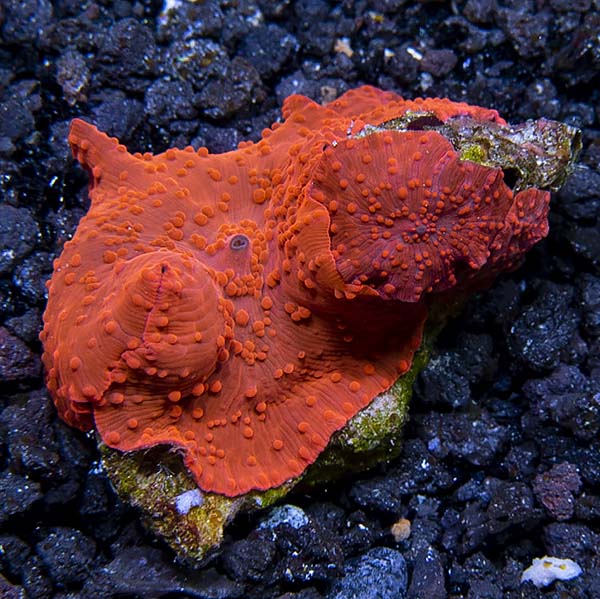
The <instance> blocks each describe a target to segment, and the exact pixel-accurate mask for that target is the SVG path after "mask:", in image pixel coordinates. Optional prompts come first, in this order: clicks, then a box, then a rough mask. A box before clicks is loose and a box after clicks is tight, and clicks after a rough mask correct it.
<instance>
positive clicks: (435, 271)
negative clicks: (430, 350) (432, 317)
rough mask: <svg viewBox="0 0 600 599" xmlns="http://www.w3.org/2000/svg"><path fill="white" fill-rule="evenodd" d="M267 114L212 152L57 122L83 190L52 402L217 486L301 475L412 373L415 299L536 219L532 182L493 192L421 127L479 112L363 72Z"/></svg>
mask: <svg viewBox="0 0 600 599" xmlns="http://www.w3.org/2000/svg"><path fill="white" fill-rule="evenodd" d="M283 115H284V117H285V121H284V122H283V123H281V124H279V123H276V124H274V125H273V127H272V128H271V129H268V130H265V131H264V132H263V137H262V139H261V141H259V142H258V143H256V144H253V143H245V144H241V146H240V148H239V149H238V150H236V151H234V152H229V153H226V154H222V155H211V154H209V153H208V152H207V151H206V149H204V148H201V149H200V150H198V151H194V150H193V149H192V148H191V147H188V148H185V149H184V150H177V149H170V150H167V151H166V152H165V153H163V154H159V155H156V156H153V155H152V154H149V153H146V154H134V155H131V154H129V153H128V152H127V150H126V148H125V147H124V146H123V145H120V144H119V143H118V141H117V140H116V139H111V138H109V137H108V136H106V135H105V134H103V133H101V132H99V131H98V130H97V129H96V128H95V127H93V126H92V125H89V124H87V123H85V122H83V121H81V120H75V121H74V122H73V124H72V127H71V132H70V135H69V142H70V144H71V147H72V150H73V153H74V155H75V157H76V158H77V159H78V160H79V161H80V162H81V163H82V164H83V165H84V166H85V167H86V168H87V169H88V171H89V173H90V198H91V202H92V203H91V208H90V210H89V213H88V214H87V215H86V216H85V217H84V218H83V219H82V221H81V223H80V224H79V227H78V229H77V232H76V234H75V236H74V237H73V239H72V240H71V241H69V242H67V243H66V244H65V248H64V251H63V253H62V255H61V256H60V258H58V259H57V260H56V262H55V271H54V275H53V277H52V279H51V281H50V282H49V300H48V307H47V310H46V313H45V315H44V321H45V326H44V330H43V332H42V335H41V338H42V340H43V342H44V349H45V353H44V363H45V366H46V368H47V373H48V387H49V389H50V392H51V394H52V397H53V399H54V401H55V403H56V406H57V408H58V411H59V413H60V415H61V417H62V418H63V419H64V420H65V421H66V422H68V423H69V424H71V425H73V426H76V427H78V428H80V429H82V430H89V429H92V428H93V427H94V426H95V427H96V428H97V430H98V431H99V433H100V435H101V436H102V438H103V440H104V442H105V443H106V444H107V445H109V446H110V447H113V448H116V449H119V450H122V451H131V450H139V449H142V448H147V447H150V446H154V445H158V444H165V445H169V446H174V447H176V448H178V449H180V450H181V452H182V453H183V455H184V461H185V464H186V466H187V467H188V468H189V470H190V472H191V473H192V474H193V476H194V478H195V479H196V481H197V483H198V485H199V486H200V487H201V488H202V489H203V490H205V491H213V492H217V493H222V494H225V495H229V496H235V495H239V494H242V493H245V492H247V491H249V490H251V489H268V488H271V487H275V486H278V485H280V484H282V483H283V482H285V481H286V480H288V479H290V478H293V477H296V476H298V475H300V474H301V473H302V472H303V471H304V470H305V469H306V467H307V466H308V465H309V464H311V463H312V462H314V460H315V459H316V458H317V456H318V455H319V453H320V452H321V451H322V450H323V449H324V447H325V446H326V445H327V442H328V440H329V438H330V437H331V435H332V434H333V433H334V432H335V431H336V430H338V429H340V428H341V427H343V426H344V424H345V423H346V422H347V421H348V419H349V418H351V417H352V416H354V415H355V414H356V413H357V412H358V411H359V410H361V409H362V408H363V407H364V406H366V405H367V404H369V402H371V400H372V399H373V398H374V397H375V396H376V395H377V394H379V393H381V392H382V391H384V390H386V389H387V388H389V387H390V385H392V383H393V382H394V381H395V379H396V378H397V377H398V376H399V375H402V374H403V373H405V372H406V371H407V370H408V369H409V368H410V365H411V361H412V358H413V354H414V352H415V350H416V348H418V346H419V343H420V340H421V334H422V329H423V324H424V321H425V318H426V314H427V306H428V302H429V298H431V297H432V296H435V295H436V294H449V293H452V292H453V291H454V288H460V285H461V283H462V284H463V285H467V286H468V287H469V288H476V287H477V286H478V285H482V284H485V283H487V281H489V280H490V279H491V278H492V277H493V276H494V275H495V274H496V273H497V272H498V271H499V270H502V269H507V268H511V267H513V266H514V265H515V264H516V263H517V262H518V260H519V259H520V258H521V256H522V255H523V253H524V252H526V251H527V250H528V249H529V248H530V247H531V245H532V244H534V243H535V242H536V241H538V240H539V239H540V238H541V237H543V236H544V235H545V234H546V231H547V222H546V213H547V204H548V201H549V193H548V192H547V191H542V190H538V189H524V190H519V191H518V192H513V191H512V190H511V189H510V188H509V187H508V186H507V185H506V184H505V182H504V179H503V172H502V170H501V169H500V168H494V167H489V166H483V165H481V164H477V163H475V162H470V161H467V160H461V159H460V156H459V154H458V152H457V151H456V150H455V148H454V147H453V145H452V143H451V142H450V141H449V140H448V139H446V137H444V136H443V135H442V134H441V133H440V132H439V131H437V130H435V127H430V126H429V125H438V124H443V123H446V122H450V121H451V120H452V119H458V118H469V119H471V120H472V121H473V122H476V123H479V124H481V123H490V124H493V125H494V126H500V127H501V126H503V125H504V124H505V123H504V121H503V120H502V119H501V118H500V117H499V116H498V114H497V113H496V112H495V111H493V110H487V109H482V108H477V107H472V106H468V105H466V104H460V103H453V102H450V101H448V100H416V101H404V100H402V99H401V98H400V97H399V96H396V95H395V94H392V93H388V92H382V91H380V90H377V89H374V88H370V87H364V88H360V89H357V90H354V91H351V92H348V93H346V94H345V95H344V96H342V97H341V98H339V99H338V100H336V101H334V102H332V103H330V104H328V105H326V106H320V105H318V104H315V103H314V102H312V101H311V100H309V99H307V98H304V97H302V96H291V97H290V98H288V99H287V100H286V101H285V103H284V107H283ZM407 115H412V116H411V118H410V119H408V121H407ZM407 123H408V124H407Z"/></svg>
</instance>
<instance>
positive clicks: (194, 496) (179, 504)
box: [175, 489, 204, 516]
mask: <svg viewBox="0 0 600 599" xmlns="http://www.w3.org/2000/svg"><path fill="white" fill-rule="evenodd" d="M203 503H204V498H203V497H202V493H201V492H200V489H190V490H189V491H185V492H184V493H182V494H181V495H177V497H175V509H176V510H177V512H178V513H179V514H181V515H182V516H186V515H187V513H188V512H189V511H190V510H191V509H192V508H193V507H200V506H201V505H202V504H203Z"/></svg>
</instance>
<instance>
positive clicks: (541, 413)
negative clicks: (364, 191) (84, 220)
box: [0, 0, 600, 599]
mask: <svg viewBox="0 0 600 599" xmlns="http://www.w3.org/2000/svg"><path fill="white" fill-rule="evenodd" d="M162 5H163V3H160V2H159V3H150V2H133V1H128V0H124V1H119V2H115V3H110V4H108V3H92V2H84V3H76V2H55V3H51V2H49V1H47V0H27V1H25V2H21V1H16V0H8V1H7V2H5V3H4V4H3V5H2V9H0V65H1V66H0V123H1V126H0V172H1V173H2V175H1V176H0V198H1V199H0V207H1V208H0V210H2V211H3V214H4V216H3V217H2V219H0V220H1V221H2V223H0V266H1V274H0V326H2V327H4V329H5V330H6V331H7V333H6V334H4V333H3V335H4V339H9V343H12V344H13V346H14V348H19V349H18V352H19V353H18V354H16V355H23V356H29V357H27V358H26V359H24V360H22V361H19V362H17V361H15V362H12V361H11V359H10V356H11V355H13V354H11V352H12V351H13V350H10V349H7V351H6V356H7V358H6V359H4V358H2V360H3V361H2V367H3V368H5V369H6V372H8V373H9V374H10V376H9V377H4V376H2V381H3V389H2V391H3V392H2V396H1V397H0V409H1V410H2V414H1V416H0V469H1V470H2V474H1V480H2V493H3V498H4V500H5V501H3V502H1V503H2V505H3V511H2V519H3V524H2V531H1V532H0V547H1V550H0V592H1V593H3V594H4V595H6V596H8V597H22V596H23V595H24V593H25V592H26V593H27V596H28V597H30V598H33V599H37V598H40V599H50V598H53V599H54V598H57V599H58V598H60V599H78V598H83V597H106V598H111V597H127V598H133V599H135V598H137V597H150V596H151V597H164V598H167V597H173V596H180V597H202V598H213V599H217V598H220V599H229V598H232V599H233V598H238V597H240V598H241V597H244V598H248V599H254V598H256V599H258V598H261V599H262V598H281V599H283V598H284V597H285V598H286V599H318V598H320V597H327V596H331V595H332V593H335V592H337V590H335V589H339V588H342V586H337V585H343V584H349V583H348V576H349V575H350V573H351V572H352V571H353V568H354V571H359V570H360V564H364V563H365V562H366V561H367V560H369V557H370V556H371V555H372V552H380V551H382V550H383V551H384V552H385V553H386V554H387V553H389V552H391V553H389V554H390V555H392V556H394V563H400V559H399V558H398V556H399V555H400V554H401V555H402V556H403V558H404V560H405V562H406V570H405V573H406V576H407V594H408V596H412V597H419V596H423V595H424V594H430V595H429V596H432V597H436V596H440V597H442V596H450V597H457V598H458V597H473V598H475V597H499V598H500V597H503V598H504V597H506V598H508V599H512V598H516V597H520V598H521V597H524V598H526V599H527V598H539V597H549V598H558V597H564V596H569V597H595V596H597V592H598V591H597V589H598V588H600V553H599V549H598V548H599V547H600V539H599V532H600V527H599V525H598V522H599V521H600V495H599V494H598V489H599V488H600V441H599V440H598V439H599V437H598V431H599V427H600V423H599V422H600V421H599V410H600V408H599V406H598V401H599V400H598V391H599V388H600V384H599V381H600V337H599V336H600V326H599V316H598V314H599V299H598V289H599V288H600V235H599V234H598V231H599V224H600V223H599V222H598V219H599V216H600V168H599V163H600V121H599V118H600V115H599V113H598V109H597V107H598V106H599V105H600V91H599V90H600V86H599V83H600V42H599V40H598V36H597V32H598V28H599V26H600V6H599V4H598V2H597V1H595V0H578V1H576V2H573V1H569V2H567V1H562V0H552V1H550V2H544V3H541V2H538V3H536V2H533V1H526V2H515V1H504V2H500V1H496V0H458V1H457V2H454V3H438V2H425V3H421V2H419V3H410V2H406V1H404V0H345V1H343V2H327V1H325V0H297V1H289V2H271V1H270V0H255V1H253V0H243V1H240V2H225V1H217V0H206V1H205V2H202V3H192V2H181V3H178V4H177V7H176V8H175V9H173V14H170V15H166V14H161V12H160V11H161V10H162ZM262 31H265V32H268V33H269V34H270V35H272V36H273V39H277V40H280V41H282V42H284V49H283V50H282V51H281V53H280V52H279V49H278V48H277V45H276V44H275V43H274V42H273V40H270V41H271V42H272V43H261V36H260V32H262ZM338 40H343V41H342V42H341V43H338ZM532 40H533V41H532ZM361 83H370V84H373V85H377V86H379V87H382V88H388V89H393V90H394V91H397V92H399V93H401V94H404V95H405V96H406V97H415V96H418V95H421V96H423V95H429V96H434V95H439V96H447V97H450V98H453V99H455V100H464V101H467V102H469V103H472V104H480V105H484V106H490V107H493V108H496V109H498V110H499V111H500V112H501V113H502V114H503V115H504V116H506V117H507V118H508V119H509V120H511V121H513V122H519V121H523V120H525V119H527V118H539V117H541V116H547V117H549V118H554V119H558V120H562V121H565V122H568V123H571V124H574V125H576V126H579V127H581V128H582V131H583V144H584V151H583V154H582V157H581V165H580V166H579V167H578V169H577V170H576V171H575V173H574V175H573V176H572V177H571V179H570V181H569V182H568V183H567V185H566V186H565V187H564V188H563V190H562V191H561V192H560V194H559V195H558V197H556V198H555V199H554V201H553V204H552V211H551V228H550V235H549V237H548V239H546V240H545V241H544V242H543V243H542V244H540V245H539V246H538V247H537V248H536V249H535V250H534V251H533V252H532V253H531V254H530V255H529V256H528V258H527V260H526V262H525V264H524V266H523V267H522V268H521V269H520V270H517V271H515V272H514V273H512V274H510V275H508V276H506V277H504V278H503V279H502V280H500V281H498V282H497V283H496V284H495V285H494V287H493V288H491V289H490V290H489V291H487V292H485V293H482V294H480V296H479V297H477V298H474V300H473V301H471V302H470V303H469V305H468V307H467V309H466V310H465V312H464V313H463V314H462V315H461V316H460V317H459V318H458V319H457V320H456V321H455V322H454V323H453V324H451V325H450V326H449V327H448V328H447V329H446V331H445V332H444V334H443V335H442V337H441V339H440V343H439V347H438V355H437V356H434V359H433V361H432V364H431V366H430V368H429V369H428V370H427V371H425V372H424V373H423V375H422V377H421V380H420V381H419V382H418V384H417V386H416V389H417V393H416V397H415V401H413V405H412V415H411V417H412V420H411V423H410V425H409V427H408V428H407V430H406V441H405V444H404V450H403V453H402V455H401V456H400V457H399V458H398V459H397V460H395V461H393V462H392V463H390V464H387V465H382V466H381V468H380V469H378V470H377V471H374V472H371V473H368V474H365V475H363V476H360V477H357V476H355V475H354V476H352V477H349V478H347V479H346V480H345V481H343V482H341V483H337V484H335V485H331V486H329V487H327V488H326V490H323V491H321V492H318V493H315V492H312V491H310V492H308V491H307V492H306V493H303V492H301V491H297V492H296V494H295V495H294V496H293V497H292V498H288V501H292V500H293V502H294V504H295V505H296V506H297V507H299V508H301V509H302V510H303V511H304V512H305V514H306V515H307V518H308V523H307V524H306V526H303V527H300V528H297V529H296V528H293V527H290V526H288V525H286V524H281V525H279V526H277V527H275V528H263V529H261V528H260V523H261V521H262V520H264V519H266V518H267V515H266V514H257V515H255V516H253V517H251V518H248V519H245V520H242V521H238V522H236V524H235V525H233V526H231V527H230V528H229V529H228V535H227V538H226V540H225V542H224V544H223V546H222V550H221V553H220V555H219V556H216V557H215V559H214V560H213V561H212V563H211V564H210V565H207V566H204V567H202V568H200V569H199V570H193V569H190V568H186V567H184V566H179V565H176V564H175V565H174V564H173V556H172V554H171V553H170V552H169V551H168V550H166V549H165V548H163V547H161V546H158V547H157V546H156V545H155V544H154V541H153V539H152V538H150V537H149V536H148V534H147V533H146V532H145V531H144V530H143V528H142V527H141V525H140V523H139V520H138V517H137V514H136V513H135V512H134V511H132V510H130V509H129V508H127V507H126V506H124V505H123V504H122V503H121V502H120V501H119V500H118V498H117V497H116V496H115V494H114V492H113V491H112V489H111V487H110V486H109V485H108V484H107V481H106V478H105V476H104V474H103V473H102V472H101V471H99V470H98V468H97V460H98V455H97V453H96V450H95V449H94V443H93V442H92V441H91V440H90V439H88V438H86V437H85V436H84V435H82V434H80V433H77V432H76V431H73V430H71V429H68V428H67V427H65V426H64V425H63V424H62V423H60V422H59V421H58V420H57V418H56V415H55V413H54V411H53V409H52V407H51V406H50V404H49V403H48V401H49V400H48V397H47V395H46V393H45V391H44V386H43V381H42V379H41V375H40V372H39V368H37V366H35V364H34V362H35V360H37V359H38V358H37V356H38V355H39V353H40V346H39V344H38V342H37V341H36V339H35V335H34V334H32V331H33V330H35V328H36V323H38V326H39V320H40V310H41V309H43V305H44V298H43V289H41V290H40V287H39V285H38V284H39V280H40V279H43V278H46V276H47V275H48V273H49V265H50V261H51V259H52V258H54V257H55V256H56V255H57V254H58V253H59V251H60V248H61V246H62V244H63V243H64V242H65V240H67V239H68V238H69V236H70V235H71V234H72V232H73V231H74V228H75V226H76V223H77V221H78V219H79V218H80V216H81V215H82V214H83V212H84V211H85V209H86V208H87V205H86V201H87V200H86V199H85V198H86V191H85V186H86V181H85V177H84V176H83V175H82V174H81V172H80V171H79V170H78V169H76V168H75V167H74V166H73V164H71V162H70V161H69V160H68V159H67V155H68V149H67V145H66V132H67V126H68V121H69V120H70V119H71V118H73V117H75V116H84V117H87V118H89V119H90V120H94V121H95V122H97V124H98V125H101V126H102V127H103V128H106V129H107V130H108V131H109V132H110V133H111V134H115V135H119V137H121V138H122V140H123V142H124V143H126V144H127V145H128V147H130V148H131V149H132V150H141V149H152V151H154V152H160V151H163V150H165V149H166V148H167V147H170V146H172V145H180V146H185V145H187V144H188V143H190V142H192V140H194V139H198V140H199V141H200V140H201V143H203V144H206V145H207V146H208V147H209V148H210V149H211V151H223V150H225V149H227V148H232V147H234V146H235V144H236V143H237V142H238V141H239V140H240V139H247V138H251V139H257V138H258V136H259V133H260V131H261V129H262V128H263V127H265V126H267V125H268V124H270V123H271V122H272V121H273V120H274V118H275V116H276V112H275V111H276V108H277V106H278V105H279V103H280V101H281V99H282V98H284V97H285V96H287V95H289V94H290V93H293V92H295V91H298V92H300V93H305V94H307V95H309V96H311V97H312V98H313V99H315V100H317V101H319V102H322V101H326V100H329V99H332V98H333V97H335V96H337V95H339V94H340V93H342V92H343V91H345V90H346V89H349V88H352V87H356V86H357V85H359V84H361ZM218 90H221V91H220V93H219V92H218ZM161 94H164V95H163V96H161ZM136 143H137V144H139V147H135V144H136ZM194 143H196V142H194ZM10 223H12V225H11V224H10ZM7 249H8V250H9V252H8V253H6V250H7ZM10 250H13V251H12V252H11V251H10ZM539 327H545V331H546V333H547V334H545V335H541V334H540V328H539ZM17 339H18V340H19V341H16V340H17ZM15 351H16V350H15ZM444 372H447V375H448V376H447V377H446V378H447V380H446V381H445V380H444ZM19 489H20V490H21V491H20V494H19V495H18V497H17V496H16V495H15V493H16V492H18V490H19ZM400 518H407V519H408V520H410V522H411V534H410V536H409V537H408V538H407V539H406V540H404V541H400V542H398V543H396V541H395V540H394V537H393V536H392V535H391V532H390V528H391V526H392V524H393V523H394V522H397V521H398V520H399V519H400ZM317 533H318V534H317ZM50 540H51V541H52V542H50ZM75 552H77V559H76V560H71V557H70V556H72V555H74V553H75ZM249 552H250V555H252V556H256V555H261V556H263V560H262V561H260V560H256V559H253V560H251V561H250V560H248V561H245V560H246V557H245V556H248V555H249ZM545 554H548V555H554V556H560V557H565V558H571V559H573V560H576V561H577V562H578V563H579V565H580V566H581V567H582V569H583V573H582V574H581V575H580V576H578V577H577V578H575V579H572V580H570V581H557V582H555V583H553V584H552V585H550V586H549V587H547V588H544V589H539V590H538V589H536V588H535V587H533V586H532V585H531V584H530V583H527V584H525V585H521V584H520V582H519V581H520V576H521V573H522V571H523V570H524V569H525V568H526V567H528V566H529V565H530V564H531V562H532V559H533V558H534V557H541V556H543V555H545ZM386 559H387V558H386ZM65 560H66V561H65ZM428 560H430V561H428ZM386 563H387V562H386ZM389 563H392V562H389ZM427 563H431V564H432V566H431V568H432V569H431V571H430V572H429V576H430V578H428V579H427V580H421V579H419V580H417V578H418V573H419V572H422V571H423V568H424V567H425V566H424V564H427ZM57 564H60V566H58V567H57ZM83 572H85V575H84V574H83ZM394 572H400V570H394ZM388 574H389V573H388ZM344 580H346V581H347V582H346V583H344V582H342V581H344ZM377 581H380V583H381V584H380V586H379V587H377ZM386 581H389V578H388V577H387V576H386V577H378V576H377V573H375V572H374V571H372V574H371V577H370V578H369V579H368V580H364V581H363V582H364V586H365V588H367V589H369V588H371V587H373V588H375V590H373V593H377V592H379V593H380V595H379V596H385V595H383V593H384V592H385V589H386V588H387V587H386V585H387V584H388V582H386ZM419 585H422V586H419ZM377 589H378V590H377ZM374 596H376V595H374Z"/></svg>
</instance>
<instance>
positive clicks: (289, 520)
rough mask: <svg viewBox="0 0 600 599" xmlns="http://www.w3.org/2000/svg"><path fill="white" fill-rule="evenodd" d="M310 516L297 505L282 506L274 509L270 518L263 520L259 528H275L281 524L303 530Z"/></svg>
mask: <svg viewBox="0 0 600 599" xmlns="http://www.w3.org/2000/svg"><path fill="white" fill-rule="evenodd" d="M308 522H309V520H308V516H307V515H306V514H305V513H304V511H303V510H301V509H300V508H299V507H296V506H295V505H289V504H288V505H282V506H280V507H276V508H274V509H273V510H272V511H271V513H270V514H269V517H268V518H266V519H265V520H263V521H262V522H261V523H260V524H259V525H258V528H275V527H276V526H279V525H280V524H288V525H289V526H291V527H292V528H296V529H298V528H302V527H303V526H306V525H307V524H308Z"/></svg>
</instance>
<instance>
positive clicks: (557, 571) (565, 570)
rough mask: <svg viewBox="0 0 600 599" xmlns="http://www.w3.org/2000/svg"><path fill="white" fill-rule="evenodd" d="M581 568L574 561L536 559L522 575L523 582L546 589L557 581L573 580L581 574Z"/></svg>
mask: <svg viewBox="0 0 600 599" xmlns="http://www.w3.org/2000/svg"><path fill="white" fill-rule="evenodd" d="M581 572H582V570H581V566H580V565H579V564H578V563H577V562H574V561H573V560H572V559H561V558H558V557H549V556H547V555H545V556H544V557H542V558H539V557H536V558H534V560H533V563H532V565H531V566H529V568H527V570H524V571H523V574H522V575H521V582H525V581H527V580H530V581H531V582H533V584H534V585H535V586H536V587H538V588H540V587H545V586H548V585H549V584H551V583H552V582H554V581H555V580H571V578H575V577H577V576H579V575H580V574H581Z"/></svg>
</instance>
